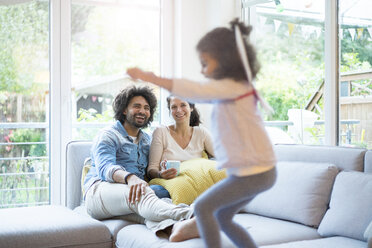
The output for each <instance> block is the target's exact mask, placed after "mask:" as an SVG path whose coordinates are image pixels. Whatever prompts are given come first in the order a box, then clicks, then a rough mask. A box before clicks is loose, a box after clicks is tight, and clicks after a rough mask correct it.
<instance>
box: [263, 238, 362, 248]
mask: <svg viewBox="0 0 372 248" xmlns="http://www.w3.org/2000/svg"><path fill="white" fill-rule="evenodd" d="M260 248H366V242H363V241H360V240H356V239H350V238H345V237H332V238H323V239H315V240H305V241H297V242H290V243H285V244H279V245H267V246H261V247H260Z"/></svg>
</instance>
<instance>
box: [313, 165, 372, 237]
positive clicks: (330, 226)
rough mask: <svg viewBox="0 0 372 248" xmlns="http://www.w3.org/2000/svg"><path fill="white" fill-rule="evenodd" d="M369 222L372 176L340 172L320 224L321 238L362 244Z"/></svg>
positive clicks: (371, 206) (371, 216)
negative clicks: (340, 238) (337, 237)
mask: <svg viewBox="0 0 372 248" xmlns="http://www.w3.org/2000/svg"><path fill="white" fill-rule="evenodd" d="M371 221H372V174H368V173H362V172H356V171H353V172H352V171H350V172H346V171H343V172H341V173H340V174H339V175H338V176H337V177H336V180H335V184H334V186H333V191H332V196H331V201H330V206H329V209H328V211H327V213H326V214H325V216H324V218H323V220H322V222H321V223H320V226H319V229H318V232H319V234H320V235H322V236H344V237H349V238H353V239H359V240H362V241H366V238H364V237H363V235H364V232H365V230H366V228H367V226H368V225H369V223H370V222H371Z"/></svg>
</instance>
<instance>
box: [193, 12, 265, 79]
mask: <svg viewBox="0 0 372 248" xmlns="http://www.w3.org/2000/svg"><path fill="white" fill-rule="evenodd" d="M230 25H231V27H230V28H215V29H213V30H212V31H210V32H208V33H207V34H206V35H204V37H202V38H201V40H200V41H199V43H198V45H197V46H196V49H197V51H198V52H201V53H208V54H209V55H210V56H211V57H212V58H214V59H215V60H217V62H218V63H219V66H218V67H217V68H216V70H215V71H214V73H213V75H212V78H214V79H223V78H232V79H234V80H237V81H243V80H244V81H246V80H248V79H247V76H246V73H245V70H244V67H243V63H242V61H241V59H240V55H239V53H238V49H237V46H236V41H235V26H237V27H238V28H239V29H240V32H241V34H242V36H243V37H248V36H249V34H250V33H251V31H252V26H246V25H245V24H244V23H242V22H239V21H238V19H234V20H233V21H231V22H230ZM244 46H245V50H246V54H247V57H248V61H249V65H250V69H251V71H252V79H254V78H255V77H256V74H257V73H258V71H259V69H260V65H259V63H258V60H257V56H256V51H255V49H254V48H253V46H252V45H251V44H249V43H248V42H246V41H245V42H244Z"/></svg>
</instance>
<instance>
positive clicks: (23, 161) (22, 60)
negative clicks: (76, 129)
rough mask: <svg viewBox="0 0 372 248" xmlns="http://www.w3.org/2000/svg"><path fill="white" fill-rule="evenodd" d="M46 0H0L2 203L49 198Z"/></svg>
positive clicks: (20, 203)
mask: <svg viewBox="0 0 372 248" xmlns="http://www.w3.org/2000/svg"><path fill="white" fill-rule="evenodd" d="M49 60H50V55H49V1H46V0H33V1H27V0H23V1H0V208H8V207H23V206H35V205H44V204H49V201H50V200H49V185H50V177H49V85H50V68H49V67H50V66H49V64H50V61H49Z"/></svg>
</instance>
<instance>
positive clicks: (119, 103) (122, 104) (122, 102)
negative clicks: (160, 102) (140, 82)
mask: <svg viewBox="0 0 372 248" xmlns="http://www.w3.org/2000/svg"><path fill="white" fill-rule="evenodd" d="M135 96H142V97H143V98H145V99H146V101H147V103H148V104H149V105H150V117H149V120H148V123H147V125H146V126H144V127H147V126H148V125H150V123H151V122H152V121H153V117H154V113H155V110H156V104H157V100H156V96H155V95H154V93H153V91H152V89H151V88H150V87H148V86H142V87H137V86H129V87H127V88H125V89H123V90H122V91H121V92H120V93H119V94H118V95H117V96H116V97H115V99H114V101H113V103H112V109H113V110H114V113H115V115H114V118H115V119H116V120H118V121H120V122H121V123H122V124H124V122H125V119H126V116H125V115H124V114H123V112H124V110H125V109H126V108H127V107H128V105H129V102H130V101H131V100H132V98H133V97H135Z"/></svg>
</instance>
